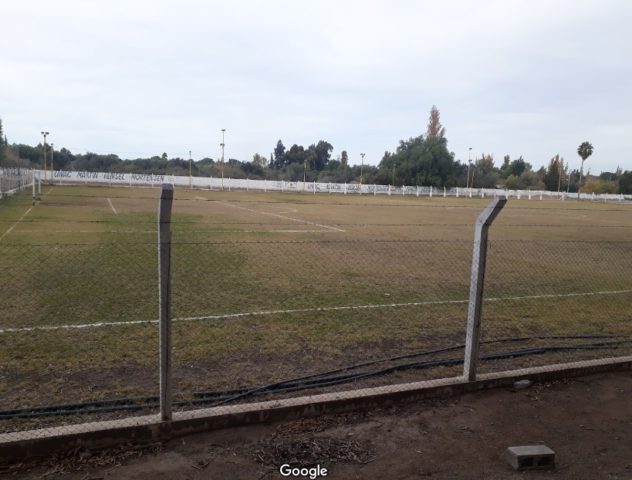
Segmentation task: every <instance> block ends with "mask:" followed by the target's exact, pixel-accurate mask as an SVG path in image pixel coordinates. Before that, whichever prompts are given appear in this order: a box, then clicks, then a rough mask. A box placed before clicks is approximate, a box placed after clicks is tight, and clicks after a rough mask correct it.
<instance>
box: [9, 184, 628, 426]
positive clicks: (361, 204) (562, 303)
mask: <svg viewBox="0 0 632 480" xmlns="http://www.w3.org/2000/svg"><path fill="white" fill-rule="evenodd" d="M158 196H159V191H158V190H157V189H131V188H106V187H83V186H81V187H79V186H75V187H73V186H64V187H60V186H52V187H51V186H46V187H43V189H42V196H41V199H40V200H39V201H38V202H36V204H35V205H32V201H31V198H30V195H29V194H28V192H26V193H25V192H23V193H21V194H19V195H16V196H14V197H12V198H9V199H3V200H1V201H0V269H1V271H2V289H1V293H0V330H1V332H0V365H1V366H0V409H2V410H6V409H9V408H18V407H30V406H35V405H43V404H54V403H67V402H79V401H86V400H96V399H102V398H114V397H120V396H136V395H155V394H156V393H157V381H158V371H157V358H158V357H157V355H158V353H157V352H158V336H157V325H156V323H154V321H155V319H156V318H157V316H158V308H157V250H156V210H157V205H158ZM488 202H489V199H469V198H460V199H455V198H441V197H435V198H416V197H395V196H392V197H384V196H377V197H375V196H350V195H346V196H345V195H326V194H318V195H311V194H274V193H267V194H264V193H253V192H209V191H189V190H177V191H176V198H175V201H174V203H173V218H172V220H173V225H172V231H173V242H174V245H173V250H172V255H173V256H172V267H173V284H172V285H173V287H172V292H173V293H172V295H173V307H172V314H173V317H174V319H175V321H174V326H173V333H174V362H175V366H174V375H175V380H176V386H177V392H178V393H179V394H180V395H181V396H182V397H183V398H184V397H187V396H189V394H190V393H191V392H192V391H196V390H223V389H234V388H237V387H242V386H252V385H262V384H267V383H270V382H275V381H279V380H283V379H287V378H292V377H295V376H302V375H308V374H313V373H318V372H321V371H326V370H329V369H333V368H339V367H341V366H346V365H350V364H354V363H357V362H363V361H367V360H376V359H380V358H383V357H388V356H393V355H401V354H408V353H413V352H418V351H424V350H429V349H433V348H439V347H451V346H455V345H458V344H461V343H462V342H463V340H464V335H465V321H466V316H467V313H466V312H467V303H466V300H467V297H468V291H469V290H468V289H469V276H470V263H471V252H472V244H471V242H472V238H473V224H474V221H475V219H476V217H477V216H478V215H479V213H480V212H481V211H482V209H483V208H484V206H485V205H486V204H487V203H488ZM631 213H632V206H630V205H625V204H605V203H593V202H577V201H568V200H567V201H539V200H537V199H533V200H530V201H529V200H510V201H509V202H508V204H507V206H506V207H505V209H504V210H503V212H502V213H501V214H500V216H499V217H498V219H497V220H496V222H495V224H494V225H493V227H492V230H491V243H490V250H489V259H488V273H487V284H486V294H485V296H486V298H487V299H488V300H487V302H486V304H485V306H484V320H483V335H484V338H485V339H486V340H495V339H500V338H507V337H538V336H570V335H610V336H613V338H612V339H609V340H608V341H623V340H626V339H627V340H629V339H630V336H631V335H632V313H631V312H632V309H631V308H630V306H631V304H632V275H631V274H630V272H632V241H630V238H631V233H632V216H631V215H630V214H631ZM79 327H80V328H79ZM603 341H605V340H603ZM577 342H578V340H573V339H537V338H533V339H531V340H529V341H521V342H514V343H511V342H510V343H508V344H495V343H493V344H489V345H485V346H484V348H483V351H484V353H486V352H487V353H488V352H494V351H499V350H512V349H516V348H524V347H525V346H529V347H534V346H542V345H549V344H555V345H558V346H559V345H562V346H563V345H567V346H568V345H571V344H576V343H577ZM615 346H616V347H617V348H616V350H615ZM630 350H631V348H630V344H629V343H628V344H618V345H613V346H612V349H608V350H603V349H600V350H592V349H591V350H589V349H584V350H561V351H557V352H553V353H550V354H546V355H534V356H529V357H521V358H517V359H505V360H499V361H495V362H486V363H484V364H483V369H487V370H489V369H500V368H503V369H504V368H509V367H515V366H518V365H532V364H541V363H550V362H552V361H564V360H577V359H581V358H595V357H601V356H605V355H611V354H615V355H618V354H629V353H630ZM460 355H462V353H461V351H453V352H446V353H443V354H438V355H435V356H433V357H432V358H435V359H436V358H442V357H443V358H446V357H459V356H460ZM459 369H460V367H458V366H456V367H435V368H432V369H414V370H410V371H407V372H400V373H394V374H390V375H388V376H381V377H377V378H375V379H373V380H371V382H373V384H387V383H392V382H395V381H400V380H401V379H421V378H437V377H440V376H444V375H455V374H458V372H459ZM333 388H338V389H342V388H349V385H343V386H336V387H333ZM64 421H68V419H64Z"/></svg>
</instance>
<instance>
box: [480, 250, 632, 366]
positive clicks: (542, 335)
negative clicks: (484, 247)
mask: <svg viewBox="0 0 632 480" xmlns="http://www.w3.org/2000/svg"><path fill="white" fill-rule="evenodd" d="M630 272H632V242H630V241H592V240H587V241H567V240H530V241H523V240H517V241H509V240H494V241H491V242H490V245H489V256H488V263H487V272H486V286H485V292H486V294H485V297H486V301H485V304H484V307H483V308H484V313H483V322H482V332H483V335H482V338H483V340H487V341H489V340H496V339H499V338H507V337H520V338H524V337H526V338H528V340H523V341H521V343H520V344H519V345H517V344H515V345H513V346H511V347H512V348H507V350H510V351H515V355H513V356H507V357H506V358H501V359H499V360H496V361H493V362H483V363H482V364H481V371H482V372H485V371H491V370H505V369H507V368H518V367H527V366H537V365H545V364H553V363H564V362H574V361H583V360H589V359H595V358H603V357H608V356H622V355H629V354H631V353H632V313H631V310H630V306H631V304H632V275H631V274H630ZM492 345H493V344H483V345H482V347H481V354H482V355H486V354H490V353H492V351H493V348H492ZM529 349H533V351H531V350H529ZM521 352H522V353H521Z"/></svg>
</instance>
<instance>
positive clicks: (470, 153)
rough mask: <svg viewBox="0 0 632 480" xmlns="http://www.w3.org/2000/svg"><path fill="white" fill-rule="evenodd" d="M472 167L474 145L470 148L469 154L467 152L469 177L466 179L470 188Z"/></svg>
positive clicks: (466, 184) (466, 186) (467, 186)
mask: <svg viewBox="0 0 632 480" xmlns="http://www.w3.org/2000/svg"><path fill="white" fill-rule="evenodd" d="M470 168H472V147H469V148H468V154H467V179H466V180H465V188H470Z"/></svg>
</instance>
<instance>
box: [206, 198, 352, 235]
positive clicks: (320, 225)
mask: <svg viewBox="0 0 632 480" xmlns="http://www.w3.org/2000/svg"><path fill="white" fill-rule="evenodd" d="M218 203H221V204H222V205H226V206H228V207H233V208H238V209H240V210H245V211H247V212H251V213H256V214H258V215H268V216H270V217H277V218H284V219H286V220H292V221H293V222H298V223H305V224H307V225H314V226H316V227H321V228H326V229H328V230H335V231H336V232H344V231H345V230H343V229H342V228H338V227H332V226H331V225H323V224H322V223H316V222H310V221H309V220H299V219H298V218H292V217H287V216H285V215H281V214H279V213H272V212H262V211H260V210H254V209H252V208H247V207H242V206H241V205H233V204H232V203H228V202H221V201H220V202H218Z"/></svg>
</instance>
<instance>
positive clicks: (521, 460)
mask: <svg viewBox="0 0 632 480" xmlns="http://www.w3.org/2000/svg"><path fill="white" fill-rule="evenodd" d="M504 457H505V460H507V462H509V465H511V466H512V467H513V468H514V469H515V470H545V469H551V468H555V452H554V451H553V450H551V449H550V448H549V447H547V446H546V445H524V446H517V447H509V448H508V449H507V450H506V451H505V455H504Z"/></svg>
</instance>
